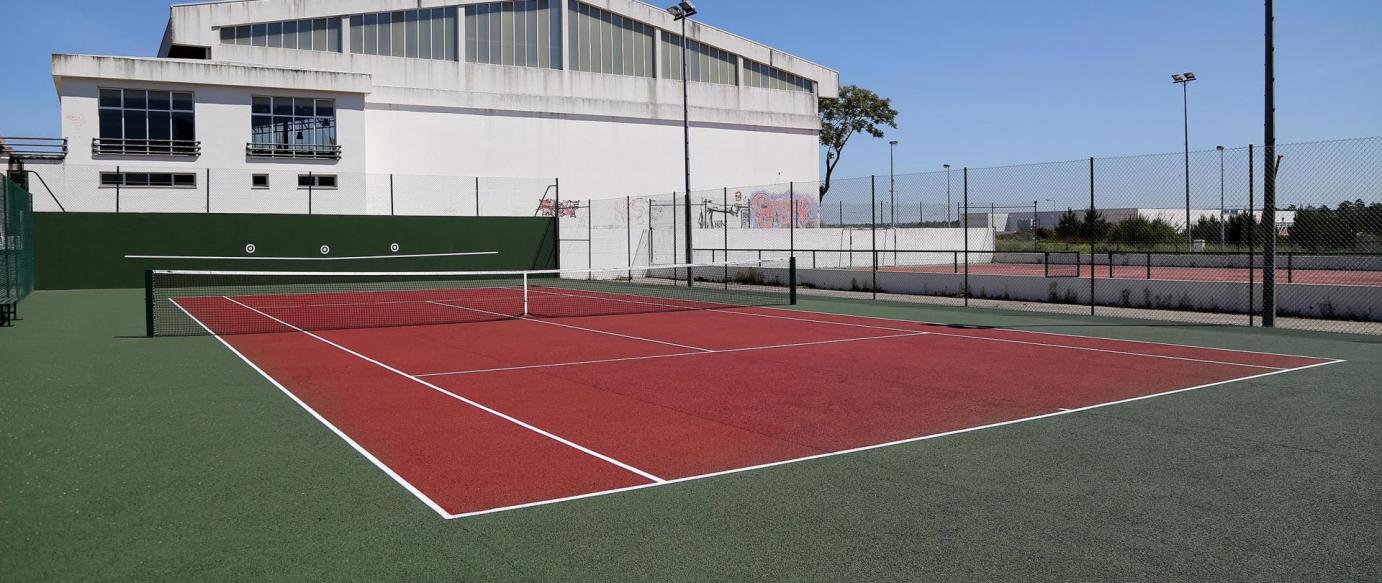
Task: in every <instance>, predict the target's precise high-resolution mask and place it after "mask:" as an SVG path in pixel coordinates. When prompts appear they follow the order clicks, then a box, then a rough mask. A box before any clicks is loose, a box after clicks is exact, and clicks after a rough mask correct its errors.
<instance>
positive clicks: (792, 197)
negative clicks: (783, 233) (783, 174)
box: [787, 182, 797, 257]
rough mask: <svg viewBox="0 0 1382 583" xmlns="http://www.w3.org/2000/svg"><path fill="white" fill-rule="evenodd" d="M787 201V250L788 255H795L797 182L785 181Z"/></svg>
mask: <svg viewBox="0 0 1382 583" xmlns="http://www.w3.org/2000/svg"><path fill="white" fill-rule="evenodd" d="M787 202H788V203H789V204H790V206H791V209H792V210H791V216H789V217H787V252H788V256H789V257H796V256H797V183H795V182H788V183H787Z"/></svg>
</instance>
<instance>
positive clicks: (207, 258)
mask: <svg viewBox="0 0 1382 583" xmlns="http://www.w3.org/2000/svg"><path fill="white" fill-rule="evenodd" d="M498 254H499V252H498V251H473V252H468V253H426V254H421V255H362V256H354V257H249V256H235V257H215V256H196V255H126V256H125V259H189V260H199V261H351V260H356V259H420V258H427V257H474V256H478V255H498Z"/></svg>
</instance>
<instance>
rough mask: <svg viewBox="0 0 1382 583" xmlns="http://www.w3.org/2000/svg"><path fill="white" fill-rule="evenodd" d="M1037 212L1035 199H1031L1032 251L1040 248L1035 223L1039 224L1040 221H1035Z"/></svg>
mask: <svg viewBox="0 0 1382 583" xmlns="http://www.w3.org/2000/svg"><path fill="white" fill-rule="evenodd" d="M1037 212H1038V211H1037V201H1035V200H1034V201H1032V250H1033V251H1040V250H1041V242H1040V241H1037V225H1039V224H1040V222H1039V221H1037Z"/></svg>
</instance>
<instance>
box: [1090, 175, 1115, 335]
mask: <svg viewBox="0 0 1382 583" xmlns="http://www.w3.org/2000/svg"><path fill="white" fill-rule="evenodd" d="M1094 209H1095V206H1094V157H1093V156H1091V157H1090V158H1089V211H1090V212H1089V214H1090V218H1094V217H1093V215H1094ZM1110 263H1112V261H1110ZM1094 269H1095V268H1094V225H1093V224H1091V225H1089V315H1091V316H1093V315H1094Z"/></svg>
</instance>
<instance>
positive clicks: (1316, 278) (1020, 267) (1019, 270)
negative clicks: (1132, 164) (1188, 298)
mask: <svg viewBox="0 0 1382 583" xmlns="http://www.w3.org/2000/svg"><path fill="white" fill-rule="evenodd" d="M878 270H879V271H888V272H901V273H964V268H963V267H960V269H959V271H958V272H957V271H956V268H955V266H954V264H951V263H947V264H944V265H901V266H895V267H879V268H878ZM1076 271H1077V269H1076V267H1075V266H1073V265H1052V266H1051V272H1050V273H1051V275H1052V276H1056V275H1062V276H1073V275H1074V274H1075V273H1076ZM969 273H970V274H971V275H1010V276H1017V277H1044V276H1045V275H1046V273H1047V272H1046V267H1045V266H1044V265H1043V264H1040V263H1035V264H1025V263H971V264H970V265H969ZM1078 273H1079V274H1080V276H1081V277H1086V278H1087V277H1089V266H1088V265H1081V266H1079V268H1078ZM1251 276H1252V281H1254V282H1261V281H1262V270H1261V269H1258V270H1256V271H1255V272H1253V273H1252V274H1251ZM1094 277H1095V278H1096V279H1142V280H1148V279H1151V280H1161V281H1205V282H1234V283H1247V282H1248V278H1249V271H1248V270H1247V269H1239V268H1235V267H1155V266H1154V267H1152V269H1151V272H1150V276H1149V275H1148V271H1147V266H1145V265H1141V266H1139V265H1115V266H1113V270H1112V273H1110V271H1109V266H1108V265H1099V266H1098V267H1097V268H1096V269H1095V270H1094ZM1276 279H1277V281H1278V282H1279V283H1295V284H1301V285H1345V286H1361V287H1382V271H1344V270H1326V269H1293V270H1290V271H1288V270H1286V269H1285V268H1277V278H1276Z"/></svg>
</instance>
